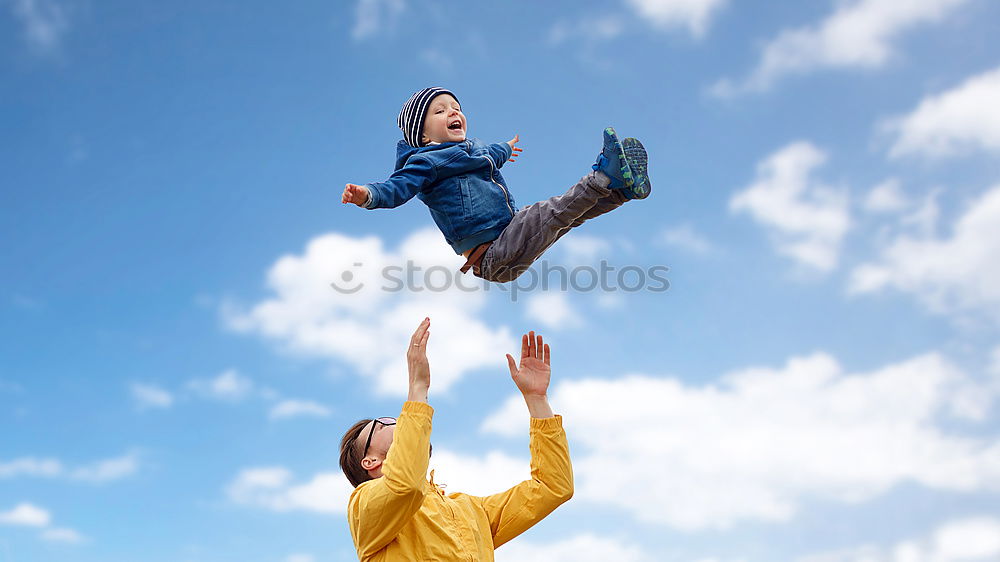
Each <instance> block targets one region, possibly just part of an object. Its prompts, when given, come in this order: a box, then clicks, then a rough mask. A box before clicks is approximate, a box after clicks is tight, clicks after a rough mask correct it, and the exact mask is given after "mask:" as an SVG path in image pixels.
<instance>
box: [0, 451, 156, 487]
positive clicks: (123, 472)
mask: <svg viewBox="0 0 1000 562" xmlns="http://www.w3.org/2000/svg"><path fill="white" fill-rule="evenodd" d="M138 468H139V459H138V456H137V455H136V454H134V453H129V454H127V455H123V456H120V457H115V458H110V459H105V460H101V461H97V462H94V463H92V464H90V465H84V466H80V467H77V468H73V469H68V468H66V467H65V466H64V465H63V463H62V462H60V461H59V460H58V459H36V458H33V457H22V458H19V459H14V460H12V461H9V462H4V463H0V478H15V477H18V476H34V477H45V478H59V477H65V478H67V479H70V480H80V481H86V482H107V481H110V480H117V479H119V478H123V477H125V476H128V475H131V474H133V473H135V471H136V470H138Z"/></svg>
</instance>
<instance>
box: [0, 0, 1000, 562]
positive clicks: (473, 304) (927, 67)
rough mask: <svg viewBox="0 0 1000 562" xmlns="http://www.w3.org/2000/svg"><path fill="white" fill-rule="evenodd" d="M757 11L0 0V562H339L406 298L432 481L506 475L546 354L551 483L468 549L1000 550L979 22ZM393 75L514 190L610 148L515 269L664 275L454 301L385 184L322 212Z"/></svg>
mask: <svg viewBox="0 0 1000 562" xmlns="http://www.w3.org/2000/svg"><path fill="white" fill-rule="evenodd" d="M784 4H785V5H777V4H776V3H763V2H757V3H752V2H739V1H735V0H732V1H725V0H622V1H619V2H602V3H596V2H550V3H521V2H514V3H493V4H490V5H484V6H482V7H457V6H454V5H452V4H451V3H446V2H425V3H417V2H412V1H409V0H359V1H356V2H344V3H330V2H299V3H296V4H295V7H294V8H281V7H277V6H276V5H273V4H269V3H263V2H250V3H247V2H241V3H236V2H174V3H168V4H166V5H164V4H162V3H159V4H151V3H134V2H132V3H97V2H89V1H86V0H4V1H3V2H2V3H0V30H2V33H0V73H2V80H0V113H2V117H3V122H4V124H5V126H4V127H3V128H2V129H0V150H2V153H3V154H4V155H5V158H4V174H3V187H2V191H0V197H2V200H0V201H2V204H0V217H2V220H0V249H2V252H0V256H2V258H0V259H2V262H0V263H2V267H3V269H2V273H3V283H2V285H0V311H2V314H0V356H2V358H3V360H2V361H0V430H2V431H0V562H20V561H28V560H65V561H81V562H85V561H98V560H100V561H102V562H104V561H114V560H121V561H125V560H129V561H131V560H143V561H149V562H159V561H188V562H196V561H225V560H241V561H260V562H326V561H336V560H349V559H351V558H352V557H353V547H352V545H351V540H350V536H349V534H348V531H347V525H346V521H345V518H344V508H345V498H346V495H347V493H348V485H347V483H346V480H345V479H344V478H343V476H342V475H341V474H340V472H339V468H338V467H337V461H336V458H337V443H338V441H339V438H340V435H341V433H342V432H343V430H344V429H346V427H348V426H349V424H351V423H352V422H353V421H355V420H356V419H358V418H361V417H372V416H378V415H394V414H396V413H397V412H398V411H399V408H400V404H401V402H402V400H403V398H404V397H405V392H404V391H403V389H404V386H405V368H404V364H403V354H404V353H405V349H406V339H407V337H408V335H409V334H410V333H411V332H412V330H413V329H414V328H415V326H416V325H417V323H418V322H419V321H420V319H421V318H422V317H423V316H430V317H431V318H432V330H431V331H432V336H431V342H430V349H429V353H430V359H431V364H432V376H433V383H432V388H431V397H430V401H431V403H432V405H434V407H435V408H436V414H435V428H434V434H433V441H434V445H435V447H434V457H433V458H432V462H431V464H432V467H433V468H435V469H436V478H435V480H436V481H438V482H444V483H447V484H448V489H449V491H453V490H461V491H469V492H472V493H489V492H492V491H499V490H501V489H503V488H505V487H507V486H509V485H512V484H513V483H515V482H517V481H518V480H520V479H522V478H524V477H526V476H527V466H528V465H527V458H528V454H527V446H526V445H527V429H526V428H527V411H526V409H525V408H524V406H523V404H522V403H520V402H519V398H518V397H517V396H515V392H516V390H515V388H514V386H513V384H512V383H511V381H510V379H509V376H508V373H507V370H506V366H505V360H504V354H505V353H508V352H514V351H515V350H516V339H517V337H518V336H519V334H520V333H522V332H524V331H527V330H529V329H535V330H538V331H539V332H541V333H543V334H544V335H545V336H546V337H547V338H548V339H549V341H550V342H551V344H552V349H553V385H552V388H551V392H550V401H551V403H552V404H553V407H554V409H555V410H556V411H557V412H559V413H562V414H563V415H564V416H565V425H566V428H567V432H568V435H569V438H570V444H571V449H572V455H573V459H574V463H575V471H576V483H577V490H576V496H575V497H574V499H573V500H572V501H571V502H570V503H568V504H566V505H565V506H563V507H562V508H560V509H559V510H558V511H557V512H555V513H554V514H553V515H552V516H550V517H549V518H548V519H546V520H545V521H544V522H543V523H541V524H540V525H538V526H537V527H536V528H534V529H532V530H530V531H529V532H528V533H526V534H525V535H523V536H522V537H520V538H518V539H517V540H516V541H514V542H512V543H510V544H509V545H507V546H505V547H503V548H502V549H500V550H499V551H498V552H497V558H498V560H508V561H509V560H519V561H522V562H523V561H525V560H529V561H531V560H550V561H551V560H555V561H571V560H572V561H588V560H623V561H652V560H657V561H658V560H671V561H701V562H709V561H712V562H735V561H775V560H789V561H796V562H843V561H852V562H856V561H860V560H866V561H869V560H870V561H880V562H914V561H935V562H939V561H959V560H961V561H966V560H969V561H985V560H996V559H997V558H1000V543H998V539H997V537H1000V509H998V507H997V506H998V505H1000V502H998V499H1000V497H998V492H1000V415H998V406H997V402H998V398H1000V289H998V287H1000V265H998V264H1000V260H997V259H996V256H997V255H1000V166H998V164H997V163H998V162H1000V160H998V158H997V156H998V153H1000V109H998V108H1000V105H998V104H997V103H996V102H995V101H994V100H996V99H1000V43H998V42H997V40H996V31H997V26H996V23H995V22H996V21H1000V6H997V5H996V4H995V3H991V2H987V1H985V0H908V1H905V2H904V1H901V0H893V1H889V0H864V1H857V0H850V1H845V2H832V1H830V2H828V1H824V2H810V3H795V4H794V5H791V4H789V3H784ZM430 85H441V86H445V87H447V88H449V89H451V90H453V91H454V92H455V93H456V94H457V96H458V97H459V99H460V101H461V102H462V104H463V109H464V111H465V113H466V116H467V118H468V123H469V134H470V135H471V136H475V137H478V138H481V139H483V140H486V141H489V142H498V141H504V140H507V139H509V138H511V137H512V136H513V135H514V134H515V133H517V134H519V135H520V137H521V143H520V146H522V147H523V148H524V152H523V155H522V157H521V158H520V159H519V161H518V162H516V163H514V164H508V165H507V166H505V167H504V170H503V172H504V175H505V177H506V179H507V182H508V184H509V185H510V187H511V190H512V192H513V194H514V196H515V198H516V200H517V202H518V203H519V204H521V205H524V204H529V203H532V202H534V201H537V200H540V199H543V198H546V197H550V196H552V195H555V194H558V193H561V192H562V191H563V190H565V189H566V188H567V187H568V186H569V185H571V184H572V182H574V181H576V180H577V179H578V178H579V177H580V176H582V175H583V174H584V173H586V172H587V171H588V170H589V166H590V164H591V163H592V162H593V160H594V157H595V156H596V154H597V152H598V151H599V149H600V143H601V136H600V133H601V130H602V129H603V128H604V127H605V126H608V125H613V126H615V127H616V128H617V130H618V131H619V133H620V134H621V135H623V136H635V137H638V138H640V139H641V140H642V141H643V143H644V144H645V146H646V148H647V149H648V151H649V154H650V175H651V177H652V181H653V193H652V195H651V196H650V197H649V198H648V199H646V200H643V201H635V202H629V203H628V204H626V205H624V206H623V207H622V208H620V209H618V210H616V211H614V212H612V213H610V214H608V215H606V216H603V217H600V218H598V219H596V220H594V221H592V222H588V223H587V224H585V225H584V226H582V227H581V228H579V229H576V230H574V231H573V232H571V233H570V234H569V235H567V236H566V237H564V238H563V239H562V240H560V241H559V242H558V243H557V244H556V245H555V246H554V247H553V248H552V249H551V250H550V251H549V252H548V253H547V254H546V256H545V259H546V261H547V265H548V266H550V267H556V268H562V270H563V271H576V272H577V275H580V276H586V275H588V273H587V272H588V271H594V270H596V269H598V268H600V267H601V264H602V263H603V264H604V265H605V266H606V267H614V268H616V269H615V271H618V270H621V269H622V268H625V267H629V266H631V267H633V268H638V269H639V270H642V271H649V270H650V268H653V267H664V266H665V267H669V272H668V273H667V275H666V277H667V278H668V279H669V284H670V288H669V290H668V291H666V292H663V291H653V290H649V287H646V288H645V289H643V290H638V291H624V290H621V287H619V286H617V285H616V284H614V283H612V286H610V287H607V290H599V289H598V290H567V291H560V290H553V289H550V290H547V291H543V290H540V289H539V288H538V287H536V286H533V285H532V283H531V281H532V279H535V278H534V277H531V276H526V277H524V278H522V280H520V281H519V283H520V285H519V286H518V287H517V294H516V298H514V293H513V292H512V290H511V289H507V290H502V289H500V288H498V287H496V286H492V287H486V288H484V286H483V285H482V284H481V283H480V284H477V283H476V282H474V281H472V280H469V279H464V280H463V281H464V282H465V283H466V285H467V286H469V287H471V288H472V290H470V291H462V290H460V289H459V288H457V287H456V286H455V279H456V278H455V277H454V276H453V275H448V274H446V273H445V272H447V271H451V272H454V270H455V269H457V268H458V266H459V265H461V261H462V260H461V259H460V258H458V257H456V256H454V255H453V254H452V253H451V251H450V249H449V248H448V246H447V244H446V243H445V242H444V240H443V238H442V237H441V236H440V234H439V233H438V232H437V231H436V230H434V229H433V225H432V222H431V220H430V218H429V217H428V215H427V212H426V210H425V209H424V208H422V205H421V204H420V203H419V201H412V202H410V203H408V204H407V205H405V206H403V207H400V208H398V209H395V210H392V211H373V212H369V211H364V210H361V209H358V208H355V207H348V206H343V205H341V204H340V203H339V197H340V191H341V189H342V187H343V185H344V184H345V183H347V182H352V183H364V182H368V181H376V180H380V179H384V178H385V177H386V176H387V175H388V174H389V173H390V172H391V166H392V163H393V160H394V156H395V154H394V146H395V143H396V141H397V139H398V138H399V137H400V133H399V130H398V129H397V128H396V126H395V118H396V113H397V112H398V110H399V107H400V106H401V105H402V103H403V102H404V101H405V100H406V98H407V97H408V96H409V95H410V94H411V93H412V92H413V91H414V90H416V89H419V88H422V87H425V86H430ZM407 263H409V264H410V265H411V266H415V267H421V268H422V269H421V270H420V271H418V272H417V275H416V277H415V281H414V284H413V285H412V286H411V287H410V288H408V289H407V290H403V291H388V290H386V286H385V283H384V279H383V277H382V276H381V275H382V272H383V271H384V268H385V267H404V266H406V264H407ZM355 264H361V265H355ZM537 267H538V268H539V270H540V268H541V264H539V265H538V266H537ZM574 268H575V269H574ZM428 270H431V271H432V272H433V273H432V274H430V276H428V274H427V272H428ZM632 271H633V272H634V271H635V269H632ZM536 272H537V271H536ZM345 274H349V277H350V281H351V282H357V283H360V284H361V285H359V286H360V287H361V290H359V291H358V292H357V293H355V294H352V295H345V294H342V293H340V292H338V291H336V290H334V289H333V288H332V287H331V283H333V282H336V281H338V280H340V281H343V280H344V279H345V277H344V276H345ZM583 279H585V277H578V280H583ZM581 282H582V281H581ZM428 286H435V287H438V288H441V289H442V290H436V291H431V290H427V287H428ZM420 289H424V290H420Z"/></svg>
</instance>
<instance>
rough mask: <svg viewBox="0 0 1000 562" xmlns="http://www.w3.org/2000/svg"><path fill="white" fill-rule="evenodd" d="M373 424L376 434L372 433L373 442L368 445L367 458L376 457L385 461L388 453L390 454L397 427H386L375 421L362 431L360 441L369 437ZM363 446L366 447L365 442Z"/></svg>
mask: <svg viewBox="0 0 1000 562" xmlns="http://www.w3.org/2000/svg"><path fill="white" fill-rule="evenodd" d="M372 424H375V432H374V433H372V440H371V443H370V444H369V445H368V453H367V454H366V455H365V456H366V457H371V456H375V457H378V458H379V459H380V460H384V459H385V455H386V453H388V452H389V446H390V445H392V435H393V432H394V431H395V429H396V426H395V425H385V424H383V423H380V422H379V421H378V420H373V421H371V422H369V423H368V425H366V426H365V428H364V429H362V430H361V433H360V436H359V439H364V438H365V436H366V435H368V433H369V432H370V431H371V430H372ZM361 445H362V446H364V442H362V443H361Z"/></svg>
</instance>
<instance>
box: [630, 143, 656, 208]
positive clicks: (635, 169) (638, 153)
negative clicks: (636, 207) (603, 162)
mask: <svg viewBox="0 0 1000 562" xmlns="http://www.w3.org/2000/svg"><path fill="white" fill-rule="evenodd" d="M622 152H624V153H625V157H624V158H623V161H624V162H627V163H628V167H629V168H630V169H631V174H630V175H631V178H630V179H631V180H632V181H631V185H628V184H627V189H626V190H625V195H626V196H627V197H628V198H629V199H645V198H647V197H649V192H650V191H651V190H652V188H653V184H652V183H651V182H650V181H649V175H648V170H647V163H648V157H647V155H646V148H645V147H644V146H642V143H641V142H639V139H637V138H633V137H628V138H627V139H625V140H623V141H622Z"/></svg>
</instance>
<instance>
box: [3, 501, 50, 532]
mask: <svg viewBox="0 0 1000 562" xmlns="http://www.w3.org/2000/svg"><path fill="white" fill-rule="evenodd" d="M51 519H52V516H51V515H49V512H48V511H46V510H44V509H42V508H40V507H38V506H35V505H32V504H30V503H20V504H18V505H17V506H15V507H14V508H13V509H11V510H10V511H0V525H23V526H27V527H45V526H47V525H48V524H49V521H50V520H51Z"/></svg>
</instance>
